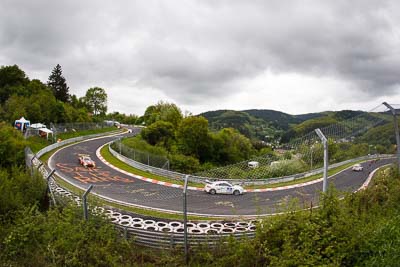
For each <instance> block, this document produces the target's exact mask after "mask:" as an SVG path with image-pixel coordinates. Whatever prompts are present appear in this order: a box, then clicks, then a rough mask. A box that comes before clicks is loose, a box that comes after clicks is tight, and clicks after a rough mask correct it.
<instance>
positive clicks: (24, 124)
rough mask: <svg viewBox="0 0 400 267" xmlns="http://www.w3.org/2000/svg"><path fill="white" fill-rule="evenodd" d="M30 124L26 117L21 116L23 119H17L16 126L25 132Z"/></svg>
mask: <svg viewBox="0 0 400 267" xmlns="http://www.w3.org/2000/svg"><path fill="white" fill-rule="evenodd" d="M30 124H31V122H30V121H28V120H26V119H25V118H24V117H21V119H19V120H15V122H14V127H15V128H16V129H18V130H20V131H22V132H25V130H26V128H28V127H29V125H30Z"/></svg>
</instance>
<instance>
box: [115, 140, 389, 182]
mask: <svg viewBox="0 0 400 267" xmlns="http://www.w3.org/2000/svg"><path fill="white" fill-rule="evenodd" d="M108 149H109V151H110V153H111V154H112V155H113V156H114V157H116V158H117V159H119V160H121V161H122V162H125V163H126V164H128V165H130V166H132V167H134V168H136V169H139V170H142V171H145V172H150V173H154V174H157V175H160V176H164V177H168V178H171V179H175V180H184V178H185V175H186V174H182V173H178V172H173V171H168V170H164V169H160V168H156V167H153V166H149V165H146V164H143V163H140V162H137V161H135V160H133V159H130V158H128V157H125V156H124V155H121V154H119V153H118V152H117V151H115V150H114V149H112V147H111V145H109V146H108ZM389 156H391V155H370V156H363V157H359V158H355V159H349V160H346V161H342V162H339V163H334V164H331V165H329V169H333V168H337V167H340V166H343V165H346V164H349V163H353V162H357V161H362V160H369V159H377V158H386V157H389ZM322 172H323V168H319V169H316V170H313V171H310V172H304V173H299V174H294V175H289V176H283V177H276V178H267V179H252V180H250V179H224V181H230V182H232V183H239V184H243V185H263V184H274V183H282V182H289V181H294V180H297V179H301V178H306V177H309V176H312V175H315V174H320V173H322ZM189 180H190V181H192V182H197V183H206V180H219V179H218V178H217V177H215V178H209V177H201V176H194V175H190V176H189Z"/></svg>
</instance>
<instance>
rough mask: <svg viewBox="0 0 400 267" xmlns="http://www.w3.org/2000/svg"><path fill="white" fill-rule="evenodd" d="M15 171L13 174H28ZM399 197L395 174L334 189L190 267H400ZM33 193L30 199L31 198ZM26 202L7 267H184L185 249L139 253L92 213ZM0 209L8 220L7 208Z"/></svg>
mask: <svg viewBox="0 0 400 267" xmlns="http://www.w3.org/2000/svg"><path fill="white" fill-rule="evenodd" d="M17 172H18V171H14V173H13V175H22V176H23V173H22V174H21V173H20V174H18V173H17ZM2 177H3V180H2V182H4V181H5V179H10V175H8V176H4V175H3V176H2ZM5 177H6V178H5ZM7 177H8V178H7ZM26 177H29V176H28V174H26ZM24 182H26V180H23V179H14V180H12V181H11V182H10V183H14V184H15V187H14V190H22V188H21V185H19V186H17V185H18V184H20V183H24ZM28 187H35V185H34V184H33V183H31V184H29V186H28ZM32 191H33V192H34V191H35V190H32ZM2 193H4V190H3V191H2ZM399 193H400V180H399V176H398V175H396V174H395V172H394V170H393V169H388V170H386V171H384V172H381V173H380V175H379V177H377V178H375V183H374V185H372V186H371V187H370V188H368V189H367V190H365V191H362V192H359V193H358V194H349V195H347V196H346V197H345V198H344V200H339V199H338V198H337V192H335V190H333V189H332V188H331V189H330V191H329V192H328V194H326V195H325V196H323V203H322V204H323V205H322V208H320V209H313V210H311V211H305V212H289V213H287V214H285V215H281V216H277V217H273V218H269V219H266V220H264V221H263V222H262V223H261V224H260V225H259V227H258V231H257V235H256V238H255V239H253V240H242V241H235V240H233V239H232V240H228V243H227V244H222V243H221V244H219V245H218V246H217V248H215V249H207V248H203V249H200V250H196V251H191V253H190V265H191V266H314V265H323V266H396V265H397V263H398V262H399V255H400V246H399V245H400V194H399ZM24 195H25V194H22V195H21V197H23V196H24ZM34 195H35V194H33V195H32V194H26V200H28V199H29V198H35V197H34ZM4 203H5V202H2V205H4ZM24 203H25V206H24V207H23V206H15V208H14V209H13V214H14V215H13V216H12V219H9V220H2V221H1V224H2V225H1V228H0V229H2V230H1V231H0V263H1V264H3V265H10V266H13V265H14V266H65V265H67V266H82V265H85V266H86V265H95V266H135V265H136V266H137V265H139V266H143V265H148V266H183V265H184V262H183V255H182V251H181V250H177V251H173V252H160V251H152V250H147V249H143V248H140V247H138V246H136V245H134V244H133V243H132V241H127V240H125V239H123V238H122V237H121V235H120V234H118V233H117V232H116V231H115V229H114V228H113V226H112V225H111V224H110V223H108V222H107V221H106V220H104V219H103V218H102V217H99V216H94V215H91V216H90V220H89V221H87V222H85V221H83V220H82V211H81V209H80V208H77V207H73V206H67V207H64V208H58V209H50V210H48V211H47V212H41V211H40V210H39V206H40V204H39V202H36V204H31V205H29V204H28V202H24ZM1 212H2V214H1V215H2V217H3V218H4V216H5V213H8V212H9V211H7V210H4V209H3V210H2V211H1ZM10 218H11V217H10Z"/></svg>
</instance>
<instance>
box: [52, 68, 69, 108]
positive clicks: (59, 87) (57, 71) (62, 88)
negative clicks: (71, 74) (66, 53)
mask: <svg viewBox="0 0 400 267" xmlns="http://www.w3.org/2000/svg"><path fill="white" fill-rule="evenodd" d="M47 85H48V86H49V87H50V88H51V89H52V91H53V94H54V96H55V97H56V99H57V100H60V101H62V102H69V101H70V95H69V93H68V90H69V87H68V86H67V83H66V81H65V78H64V76H62V70H61V66H60V64H57V66H56V67H55V68H54V69H53V71H52V72H51V75H50V76H49V80H48V82H47Z"/></svg>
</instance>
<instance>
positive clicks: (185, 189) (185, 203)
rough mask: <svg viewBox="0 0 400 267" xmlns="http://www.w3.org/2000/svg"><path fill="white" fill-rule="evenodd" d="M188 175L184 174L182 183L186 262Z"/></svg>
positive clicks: (186, 257) (186, 261) (186, 258)
mask: <svg viewBox="0 0 400 267" xmlns="http://www.w3.org/2000/svg"><path fill="white" fill-rule="evenodd" d="M188 178H189V175H185V184H184V185H183V234H184V247H185V263H186V264H187V263H188V233H187V199H186V192H187V182H188Z"/></svg>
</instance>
